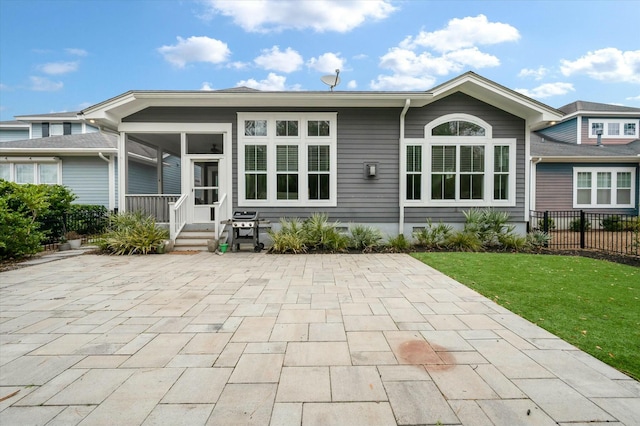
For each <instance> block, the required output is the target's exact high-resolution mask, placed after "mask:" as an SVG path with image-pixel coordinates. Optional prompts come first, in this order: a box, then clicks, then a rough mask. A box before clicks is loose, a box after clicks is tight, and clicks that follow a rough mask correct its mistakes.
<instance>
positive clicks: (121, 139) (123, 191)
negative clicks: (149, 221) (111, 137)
mask: <svg viewBox="0 0 640 426" xmlns="http://www.w3.org/2000/svg"><path fill="white" fill-rule="evenodd" d="M128 163H129V159H128V158H127V134H126V133H125V132H120V135H119V136H118V210H119V211H121V212H124V211H126V210H127V199H126V195H127V187H128V183H127V174H128V173H127V165H128Z"/></svg>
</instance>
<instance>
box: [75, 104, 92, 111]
mask: <svg viewBox="0 0 640 426" xmlns="http://www.w3.org/2000/svg"><path fill="white" fill-rule="evenodd" d="M91 105H93V103H91V102H81V103H80V104H78V109H79V110H80V111H82V110H83V109H85V108H89V107H90V106H91Z"/></svg>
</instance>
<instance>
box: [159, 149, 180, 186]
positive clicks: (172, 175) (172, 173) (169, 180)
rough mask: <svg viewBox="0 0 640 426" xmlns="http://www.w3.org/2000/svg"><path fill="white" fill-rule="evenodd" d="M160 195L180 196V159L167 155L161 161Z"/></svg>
mask: <svg viewBox="0 0 640 426" xmlns="http://www.w3.org/2000/svg"><path fill="white" fill-rule="evenodd" d="M163 163H165V164H163V166H162V193H163V194H180V190H181V186H180V179H181V177H180V157H176V156H175V155H169V156H168V157H167V158H165V159H164V160H163Z"/></svg>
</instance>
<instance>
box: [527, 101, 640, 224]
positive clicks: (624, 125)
mask: <svg viewBox="0 0 640 426" xmlns="http://www.w3.org/2000/svg"><path fill="white" fill-rule="evenodd" d="M560 110H561V111H563V112H564V113H565V114H566V115H565V116H564V117H563V119H562V120H561V121H559V122H558V123H554V124H553V125H551V126H549V127H546V128H544V129H541V130H538V131H536V132H534V134H533V135H532V137H531V163H532V182H531V184H532V191H531V193H532V196H533V198H532V201H531V209H532V210H536V211H545V210H558V211H569V210H584V211H586V212H595V213H612V214H632V215H637V214H638V200H639V198H640V191H639V188H640V184H639V183H640V181H639V179H640V134H639V131H640V108H629V107H621V106H616V105H607V104H600V103H595V102H583V101H578V102H574V103H571V104H569V105H566V106H564V107H562V108H560Z"/></svg>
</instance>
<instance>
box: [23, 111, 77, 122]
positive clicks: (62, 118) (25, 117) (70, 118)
mask: <svg viewBox="0 0 640 426" xmlns="http://www.w3.org/2000/svg"><path fill="white" fill-rule="evenodd" d="M16 120H20V121H29V122H40V121H44V122H49V123H53V122H56V123H57V122H60V123H62V122H65V123H68V122H80V121H81V120H80V119H79V118H78V116H77V115H76V113H73V114H70V115H68V116H56V117H51V116H48V115H17V116H16Z"/></svg>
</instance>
